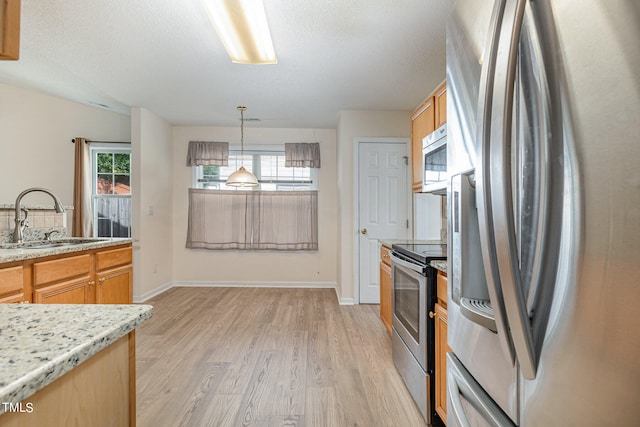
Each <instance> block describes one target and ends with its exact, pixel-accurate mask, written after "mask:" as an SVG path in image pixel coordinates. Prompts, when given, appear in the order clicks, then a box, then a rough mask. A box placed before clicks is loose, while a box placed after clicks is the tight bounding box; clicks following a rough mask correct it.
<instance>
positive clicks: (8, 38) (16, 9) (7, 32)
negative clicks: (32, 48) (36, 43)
mask: <svg viewBox="0 0 640 427" xmlns="http://www.w3.org/2000/svg"><path fill="white" fill-rule="evenodd" d="M19 57H20V0H0V59H13V60H15V59H18V58H19Z"/></svg>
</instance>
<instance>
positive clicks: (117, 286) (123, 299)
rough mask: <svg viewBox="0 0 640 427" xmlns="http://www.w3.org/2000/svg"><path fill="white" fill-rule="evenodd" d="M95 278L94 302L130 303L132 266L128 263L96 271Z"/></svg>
mask: <svg viewBox="0 0 640 427" xmlns="http://www.w3.org/2000/svg"><path fill="white" fill-rule="evenodd" d="M97 279H98V280H97V281H98V287H97V289H96V302H97V303H98V304H131V302H132V284H133V268H132V267H131V266H130V265H129V266H126V267H122V268H118V269H115V270H111V271H107V272H104V273H98V274H97Z"/></svg>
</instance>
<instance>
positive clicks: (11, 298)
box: [0, 265, 24, 303]
mask: <svg viewBox="0 0 640 427" xmlns="http://www.w3.org/2000/svg"><path fill="white" fill-rule="evenodd" d="M23 297H24V273H23V268H22V266H21V265H19V266H17V267H7V268H2V269H0V303H7V302H22V301H24V298H23Z"/></svg>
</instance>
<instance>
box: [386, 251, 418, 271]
mask: <svg viewBox="0 0 640 427" xmlns="http://www.w3.org/2000/svg"><path fill="white" fill-rule="evenodd" d="M390 253H391V262H392V263H396V264H398V265H399V266H401V267H405V268H408V269H409V270H412V271H415V272H417V273H420V274H424V266H423V265H420V264H416V263H413V262H411V261H407V260H405V259H404V258H400V256H398V255H397V254H396V252H394V251H391V252H390Z"/></svg>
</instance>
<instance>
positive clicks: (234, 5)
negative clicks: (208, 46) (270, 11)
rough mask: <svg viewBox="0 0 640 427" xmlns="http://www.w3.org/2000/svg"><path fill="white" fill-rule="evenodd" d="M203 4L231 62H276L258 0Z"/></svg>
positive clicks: (208, 0)
mask: <svg viewBox="0 0 640 427" xmlns="http://www.w3.org/2000/svg"><path fill="white" fill-rule="evenodd" d="M203 3H204V5H205V7H206V9H207V12H208V13H209V18H210V19H211V22H212V23H213V26H214V28H215V29H216V32H217V33H218V36H219V37H220V40H222V44H224V47H225V49H226V50H227V53H228V54H229V56H230V57H231V61H232V62H237V63H240V64H275V63H277V62H278V60H277V59H276V52H275V50H274V49H273V42H272V41H271V33H270V32H269V24H268V23H267V15H266V13H265V11H264V4H263V3H262V0H203Z"/></svg>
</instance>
